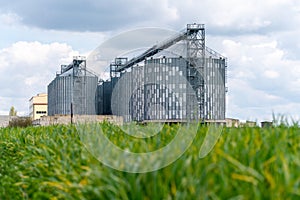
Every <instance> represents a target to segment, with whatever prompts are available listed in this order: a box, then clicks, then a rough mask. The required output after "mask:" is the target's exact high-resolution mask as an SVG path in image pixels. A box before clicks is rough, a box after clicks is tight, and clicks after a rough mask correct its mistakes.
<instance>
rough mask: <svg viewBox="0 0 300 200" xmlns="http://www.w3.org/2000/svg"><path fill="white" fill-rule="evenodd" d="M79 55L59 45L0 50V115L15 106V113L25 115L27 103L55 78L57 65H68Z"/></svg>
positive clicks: (27, 44)
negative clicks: (17, 111) (16, 111)
mask: <svg viewBox="0 0 300 200" xmlns="http://www.w3.org/2000/svg"><path fill="white" fill-rule="evenodd" d="M78 54H79V53H78V52H76V51H74V50H73V49H72V47H71V46H69V45H67V44H61V43H51V44H42V43H40V42H17V43H15V44H13V45H11V46H10V47H8V48H5V49H2V50H0V61H1V62H0V63H1V64H0V98H1V99H2V101H0V111H1V113H3V112H7V111H8V110H9V108H10V106H12V105H15V106H16V109H17V110H19V111H20V112H19V113H28V100H29V98H30V97H31V96H33V95H36V94H37V93H40V92H47V85H48V84H49V83H50V81H51V80H52V79H53V78H54V77H55V72H56V71H58V70H59V66H60V65H61V64H68V63H69V62H71V61H72V56H75V55H78Z"/></svg>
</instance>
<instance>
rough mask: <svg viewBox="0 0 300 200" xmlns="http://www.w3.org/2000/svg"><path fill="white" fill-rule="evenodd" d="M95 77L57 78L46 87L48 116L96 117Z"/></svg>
mask: <svg viewBox="0 0 300 200" xmlns="http://www.w3.org/2000/svg"><path fill="white" fill-rule="evenodd" d="M97 83H98V77H97V76H88V75H87V76H75V77H73V76H71V75H67V76H66V75H60V76H57V77H56V78H55V79H54V80H53V81H52V82H51V83H50V84H49V85H48V113H49V115H56V114H61V115H70V114H71V103H73V114H78V115H96V92H97Z"/></svg>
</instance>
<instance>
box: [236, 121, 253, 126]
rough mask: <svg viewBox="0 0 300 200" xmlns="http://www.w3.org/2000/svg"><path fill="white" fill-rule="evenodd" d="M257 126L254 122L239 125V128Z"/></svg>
mask: <svg viewBox="0 0 300 200" xmlns="http://www.w3.org/2000/svg"><path fill="white" fill-rule="evenodd" d="M256 126H257V124H256V122H254V121H246V122H243V123H240V127H256Z"/></svg>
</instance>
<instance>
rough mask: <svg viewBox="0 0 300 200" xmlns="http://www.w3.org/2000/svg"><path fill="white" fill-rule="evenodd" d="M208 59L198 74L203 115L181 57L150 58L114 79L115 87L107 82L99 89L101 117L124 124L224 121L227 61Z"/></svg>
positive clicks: (212, 56)
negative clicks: (114, 117) (197, 118)
mask: <svg viewBox="0 0 300 200" xmlns="http://www.w3.org/2000/svg"><path fill="white" fill-rule="evenodd" d="M208 55H209V56H208V57H207V58H206V59H205V65H204V67H201V68H199V69H197V70H198V71H199V72H197V73H196V75H197V76H201V77H200V78H199V77H198V80H201V81H202V82H201V81H200V82H201V83H202V84H204V85H203V86H201V88H202V89H201V90H203V91H204V94H203V106H202V107H200V108H201V109H203V112H200V110H199V104H200V103H199V99H197V92H196V91H195V90H194V89H193V88H192V87H191V84H190V81H192V79H191V78H189V77H188V73H189V70H188V66H187V60H186V59H184V58H181V57H180V58H154V59H153V58H150V59H147V60H146V61H145V62H144V65H142V66H135V67H132V68H131V69H130V70H128V71H127V72H124V73H121V75H120V77H118V78H113V83H111V82H110V81H108V82H104V83H103V84H102V85H100V86H99V87H98V99H102V101H98V105H99V107H100V108H101V109H98V113H99V114H111V113H112V114H114V115H119V116H123V117H124V120H125V121H132V120H133V121H148V120H150V121H151V120H152V121H155V120H171V121H172V120H173V121H180V120H186V119H194V118H195V116H197V115H200V114H199V113H204V119H215V120H219V119H225V92H226V88H225V82H226V77H225V74H226V60H225V59H224V58H223V57H217V56H215V55H210V54H209V53H208ZM200 82H199V83H200ZM110 92H112V94H110ZM110 100H111V101H110ZM110 105H111V107H110ZM104 111H105V112H104Z"/></svg>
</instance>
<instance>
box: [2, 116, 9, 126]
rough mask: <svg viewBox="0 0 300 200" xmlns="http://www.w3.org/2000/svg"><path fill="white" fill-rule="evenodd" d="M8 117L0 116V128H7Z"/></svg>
mask: <svg viewBox="0 0 300 200" xmlns="http://www.w3.org/2000/svg"><path fill="white" fill-rule="evenodd" d="M9 120H10V116H8V115H0V128H2V127H7V126H8V124H9Z"/></svg>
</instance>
